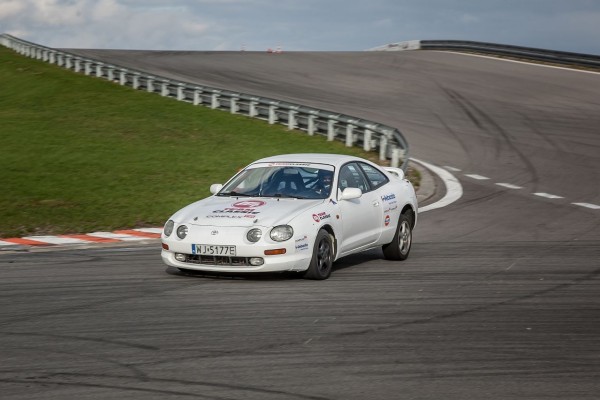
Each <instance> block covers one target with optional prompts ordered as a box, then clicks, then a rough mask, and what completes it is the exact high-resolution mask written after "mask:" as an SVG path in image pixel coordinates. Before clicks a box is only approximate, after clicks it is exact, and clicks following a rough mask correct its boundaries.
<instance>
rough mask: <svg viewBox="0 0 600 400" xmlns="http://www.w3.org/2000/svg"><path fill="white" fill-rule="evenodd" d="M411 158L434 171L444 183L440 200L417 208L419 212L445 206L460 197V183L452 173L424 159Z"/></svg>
mask: <svg viewBox="0 0 600 400" xmlns="http://www.w3.org/2000/svg"><path fill="white" fill-rule="evenodd" d="M411 160H412V161H414V162H417V163H419V164H421V165H422V166H424V167H425V168H427V169H428V170H430V171H431V172H433V173H435V174H436V175H437V176H439V177H440V179H441V180H442V182H444V185H446V195H445V196H444V197H443V198H442V199H441V200H438V201H436V202H435V203H433V204H429V205H427V206H425V207H421V208H419V213H422V212H425V211H430V210H435V209H437V208H442V207H446V206H447V205H449V204H452V203H454V202H455V201H456V200H458V199H460V198H461V197H462V195H463V190H462V185H461V184H460V182H459V181H458V179H456V178H455V177H454V175H452V174H451V173H450V172H448V171H446V170H445V169H443V168H440V167H436V166H435V165H432V164H429V163H426V162H425V161H421V160H417V159H415V158H411Z"/></svg>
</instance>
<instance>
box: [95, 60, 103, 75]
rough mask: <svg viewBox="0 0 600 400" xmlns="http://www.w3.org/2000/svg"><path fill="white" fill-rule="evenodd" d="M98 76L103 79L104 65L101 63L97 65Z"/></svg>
mask: <svg viewBox="0 0 600 400" xmlns="http://www.w3.org/2000/svg"><path fill="white" fill-rule="evenodd" d="M96 76H97V77H98V78H101V77H102V64H101V63H98V64H96Z"/></svg>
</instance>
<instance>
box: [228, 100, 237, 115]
mask: <svg viewBox="0 0 600 400" xmlns="http://www.w3.org/2000/svg"><path fill="white" fill-rule="evenodd" d="M238 100H239V98H238V97H235V96H231V97H230V98H229V112H230V113H231V114H237V112H238V110H239V107H238V104H237V102H238Z"/></svg>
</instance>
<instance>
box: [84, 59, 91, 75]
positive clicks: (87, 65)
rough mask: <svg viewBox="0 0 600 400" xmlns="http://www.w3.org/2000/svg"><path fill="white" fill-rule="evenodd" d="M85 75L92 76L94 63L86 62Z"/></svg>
mask: <svg viewBox="0 0 600 400" xmlns="http://www.w3.org/2000/svg"><path fill="white" fill-rule="evenodd" d="M85 74H86V75H91V74H92V62H91V61H86V62H85Z"/></svg>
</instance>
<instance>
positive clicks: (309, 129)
mask: <svg viewBox="0 0 600 400" xmlns="http://www.w3.org/2000/svg"><path fill="white" fill-rule="evenodd" d="M316 119H317V116H316V115H315V114H313V112H312V111H311V114H310V115H309V116H308V127H307V128H306V131H307V132H308V135H309V136H313V135H314V134H315V131H316V127H317V124H316V123H315V120H316Z"/></svg>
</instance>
